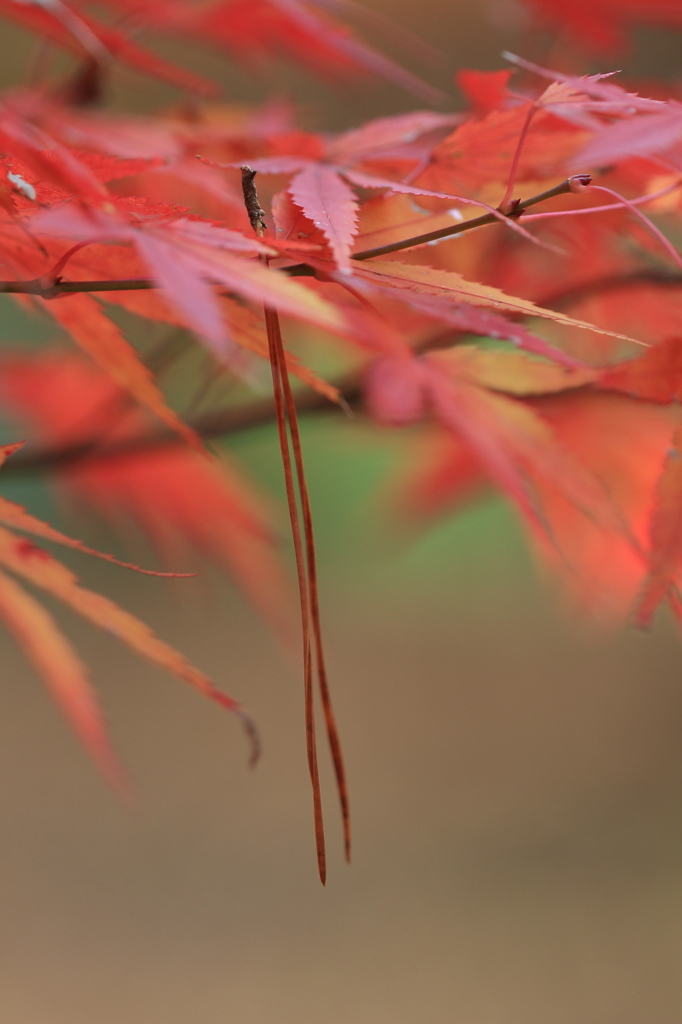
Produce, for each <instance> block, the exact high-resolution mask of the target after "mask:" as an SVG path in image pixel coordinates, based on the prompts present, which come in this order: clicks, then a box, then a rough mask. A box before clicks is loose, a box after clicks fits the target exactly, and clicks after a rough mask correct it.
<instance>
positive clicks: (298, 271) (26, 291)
mask: <svg viewBox="0 0 682 1024" xmlns="http://www.w3.org/2000/svg"><path fill="white" fill-rule="evenodd" d="M575 178H579V179H581V180H583V179H587V178H590V175H588V174H574V175H573V176H572V177H571V178H567V179H566V180H565V181H562V182H561V184H559V185H555V187H554V188H550V189H548V190H547V191H546V192H540V193H538V194H537V195H535V196H530V197H529V198H528V199H520V200H518V202H515V203H514V204H513V205H512V207H511V209H510V211H509V212H508V213H506V214H504V216H506V217H513V218H515V219H518V218H519V217H520V216H521V215H522V214H523V212H524V211H525V210H527V209H528V208H529V207H531V206H537V204H538V203H544V202H545V201H546V200H548V199H553V198H554V197H555V196H562V195H566V194H567V193H569V192H571V191H572V182H573V180H574V179H575ZM590 180H591V178H590ZM258 210H259V211H260V214H261V215H262V212H263V211H262V210H260V206H258ZM253 212H254V215H256V211H255V210H254V211H253ZM500 217H501V212H500V211H497V212H495V213H485V214H483V216H481V217H474V218H473V219H472V220H465V221H462V222H461V223H460V224H453V225H452V226H450V227H447V228H440V229H439V230H438V231H429V232H427V233H426V234H424V235H414V236H412V237H411V238H403V239H401V240H400V241H399V242H391V244H390V245H380V246H378V247H377V248H375V249H363V250H362V251H361V252H356V253H353V254H352V258H353V259H354V260H369V259H372V258H374V257H378V256H386V255H388V254H389V253H391V252H399V251H400V250H401V249H411V248H412V247H413V246H415V245H424V244H425V243H426V242H435V241H437V240H438V239H441V238H450V237H451V236H453V235H460V234H462V232H464V231H472V230H473V229H474V228H480V227H483V226H484V225H486V224H496V223H497V222H498V221H499V220H500ZM281 272H282V273H283V274H287V275H288V276H289V277H314V276H315V273H316V271H315V269H314V268H313V267H310V266H308V264H306V263H296V264H294V265H293V266H290V267H282V268H281ZM157 287H158V285H157V284H156V281H154V279H153V278H148V277H134V278H127V279H121V280H113V281H62V280H61V279H59V278H58V279H57V280H54V281H53V280H50V279H49V278H47V277H37V278H34V279H33V280H31V281H0V293H1V292H5V293H7V294H14V295H39V296H40V297H41V298H43V299H54V298H56V297H57V296H58V295H70V294H73V293H75V292H125V291H147V290H149V289H151V288H157Z"/></svg>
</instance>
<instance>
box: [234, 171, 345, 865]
mask: <svg viewBox="0 0 682 1024" xmlns="http://www.w3.org/2000/svg"><path fill="white" fill-rule="evenodd" d="M254 178H255V172H254V171H253V170H252V169H251V168H250V167H247V166H245V167H243V168H242V187H243V191H244V202H245V205H246V209H247V212H248V214H249V219H250V221H251V225H252V227H253V229H254V231H255V232H256V234H257V235H259V236H260V235H262V234H263V230H264V227H265V224H264V221H263V216H264V214H263V210H261V208H260V203H259V201H258V195H257V193H256V189H255V185H254ZM262 259H263V262H264V263H265V264H266V265H267V262H268V259H267V257H262ZM265 326H266V330H267V336H268V351H269V355H270V366H271V370H272V382H273V390H274V398H275V416H276V421H277V431H278V435H279V442H280V451H281V454H282V465H283V467H284V479H285V487H286V494H287V504H288V506H289V518H290V521H291V530H292V536H293V543H294V552H295V556H296V571H297V576H298V587H299V596H300V601H301V626H302V632H303V675H304V697H305V725H306V749H307V754H308V768H309V772H310V779H311V784H312V790H313V810H314V818H315V844H316V849H317V863H318V869H319V872H320V880H321V882H322V884H323V885H324V884H325V881H326V850H325V839H324V822H323V817H322V797H321V788H320V775H319V765H318V756H317V739H316V734H315V700H314V687H313V683H314V679H313V646H314V648H315V673H316V675H317V682H318V686H319V691H320V701H321V704H322V710H323V713H324V717H325V724H326V729H327V737H328V740H329V747H330V750H331V756H332V762H333V766H334V773H335V776H336V784H337V789H338V793H339V801H340V804H341V815H342V819H343V834H344V849H345V855H346V860H350V811H349V804H348V788H347V784H346V775H345V769H344V764H343V756H342V753H341V742H340V739H339V733H338V729H337V725H336V719H335V716H334V711H333V707H332V703H331V696H330V693H329V685H328V681H327V671H326V665H325V659H324V649H323V644H322V627H321V621H320V609H319V596H318V586H317V559H316V553H315V536H314V532H313V519H312V513H311V509H310V499H309V496H308V487H307V483H306V478H305V468H304V465H303V452H302V448H301V438H300V433H299V429H298V417H297V412H296V405H295V403H294V396H293V392H292V390H291V382H290V380H289V373H288V369H287V364H286V355H285V351H284V342H283V340H282V332H281V328H280V322H279V316H278V314H277V312H276V310H274V309H271V308H269V307H267V306H266V307H265ZM292 453H293V462H292ZM294 469H295V474H294ZM297 492H298V493H297ZM299 502H300V508H301V514H300V515H299V507H298V506H299ZM301 519H302V529H301Z"/></svg>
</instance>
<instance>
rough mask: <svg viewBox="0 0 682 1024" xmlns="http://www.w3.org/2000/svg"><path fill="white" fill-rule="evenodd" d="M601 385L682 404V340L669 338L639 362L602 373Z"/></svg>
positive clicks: (623, 364) (612, 368)
mask: <svg viewBox="0 0 682 1024" xmlns="http://www.w3.org/2000/svg"><path fill="white" fill-rule="evenodd" d="M600 383H601V386H602V387H603V388H607V389H613V390H614V391H624V392H625V393H626V394H627V395H632V396H633V397H634V398H643V399H645V401H647V402H660V403H661V404H663V405H668V404H669V403H670V402H680V401H682V338H668V339H667V341H662V342H661V343H660V345H655V346H653V347H652V348H649V349H647V350H646V352H644V354H643V355H641V356H640V357H639V359H629V360H628V361H627V362H626V363H620V364H619V365H618V366H613V367H610V368H609V369H608V370H605V371H604V372H603V373H602V374H601V381H600Z"/></svg>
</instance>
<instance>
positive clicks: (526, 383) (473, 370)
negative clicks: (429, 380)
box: [438, 345, 598, 396]
mask: <svg viewBox="0 0 682 1024" xmlns="http://www.w3.org/2000/svg"><path fill="white" fill-rule="evenodd" d="M438 361H439V363H440V364H441V365H449V366H451V367H452V370H453V372H454V373H455V374H457V375H458V376H461V377H467V378H468V379H469V380H470V381H471V382H472V384H478V385H479V386H480V387H485V388H489V389H491V390H493V391H503V392H505V393H506V394H508V395H519V396H523V395H547V394H552V393H554V392H557V391H567V390H569V389H571V388H580V387H584V386H585V385H586V384H591V383H593V382H594V381H595V380H596V379H597V377H598V374H597V371H596V370H591V369H589V368H587V367H578V368H576V367H572V366H558V365H557V364H556V363H550V362H548V361H547V360H545V359H533V358H532V357H530V356H527V355H525V354H524V353H522V352H514V351H510V350H507V349H488V348H482V347H480V346H478V345H456V346H455V347H454V348H451V349H448V350H447V351H443V352H439V353H438Z"/></svg>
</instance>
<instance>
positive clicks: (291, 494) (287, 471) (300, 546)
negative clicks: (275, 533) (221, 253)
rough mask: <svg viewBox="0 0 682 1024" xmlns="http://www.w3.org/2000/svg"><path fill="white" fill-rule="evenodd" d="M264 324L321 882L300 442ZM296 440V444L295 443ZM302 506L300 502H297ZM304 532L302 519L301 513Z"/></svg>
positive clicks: (271, 329)
mask: <svg viewBox="0 0 682 1024" xmlns="http://www.w3.org/2000/svg"><path fill="white" fill-rule="evenodd" d="M265 325H266V329H267V334H268V349H269V353H270V366H271V369H272V386H273V390H274V395H275V413H276V420H277V433H278V435H279V447H280V452H281V455H282V466H283V468H284V482H285V487H286V495H287V505H288V507H289V519H290V522H291V534H292V538H293V543H294V553H295V556H296V573H297V576H298V592H299V597H300V602H301V629H302V633H303V690H304V705H305V733H306V750H307V754H308V770H309V772H310V781H311V784H312V790H313V813H314V821H315V848H316V851H317V867H318V870H319V873H320V881H321V882H322V885H324V884H325V883H326V880H327V855H326V849H325V841H324V822H323V818H322V795H321V788H320V773H319V766H318V759H317V740H316V735H315V706H314V693H313V664H312V644H311V630H310V620H311V607H310V567H309V565H307V564H306V553H307V551H308V550H309V542H308V537H307V535H306V543H305V546H304V543H303V539H302V534H301V521H300V517H299V513H298V504H297V500H296V483H298V489H299V494H301V493H302V492H301V476H300V472H299V465H300V442H298V431H297V430H296V435H295V434H294V429H295V428H293V424H295V423H296V419H295V410H294V418H292V417H291V410H290V408H289V405H288V403H287V402H286V400H285V388H284V380H285V379H287V383H288V378H287V377H286V373H287V371H286V365H285V363H284V359H283V358H282V356H283V346H282V334H281V331H280V326H279V317H278V315H277V313H276V311H275V310H272V309H269V308H268V307H267V306H266V307H265ZM287 425H288V428H289V430H290V431H291V440H292V447H293V449H294V452H295V453H296V476H297V480H296V482H295V481H294V472H293V466H292V460H291V449H290V447H289V432H288V430H287ZM297 442H298V444H297ZM301 504H302V506H303V501H301ZM304 531H306V521H305V514H304ZM306 533H307V531H306Z"/></svg>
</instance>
